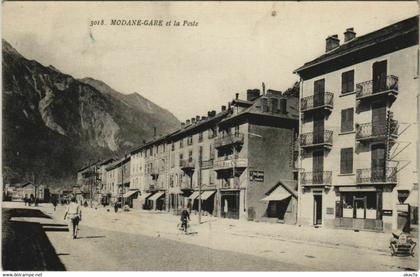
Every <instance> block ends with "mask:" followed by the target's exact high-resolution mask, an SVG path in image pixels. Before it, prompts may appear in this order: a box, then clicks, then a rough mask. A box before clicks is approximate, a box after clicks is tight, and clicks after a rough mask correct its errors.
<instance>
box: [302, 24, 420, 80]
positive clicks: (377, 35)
mask: <svg viewBox="0 0 420 277" xmlns="http://www.w3.org/2000/svg"><path fill="white" fill-rule="evenodd" d="M417 30H418V16H414V17H410V18H408V19H405V20H402V21H400V22H397V23H394V24H392V25H389V26H386V27H384V28H382V29H379V30H376V31H374V32H371V33H368V34H366V35H363V36H360V37H356V38H354V39H352V40H350V41H348V42H345V43H343V44H342V45H340V46H339V47H337V48H335V49H333V50H331V51H329V52H327V53H325V54H323V55H321V56H319V57H318V58H316V59H314V60H312V61H310V62H307V63H305V64H304V65H303V66H301V67H299V68H298V69H296V70H295V71H294V73H299V74H301V72H303V71H305V70H307V69H309V68H312V67H315V66H319V65H321V64H323V63H325V62H327V61H331V60H334V59H337V58H339V57H342V56H344V55H348V54H352V53H355V52H357V51H360V50H362V49H365V48H367V47H370V46H373V45H377V44H379V43H382V42H386V41H388V40H390V39H393V38H396V37H399V36H401V35H404V34H408V33H412V32H413V31H417ZM417 36H418V34H417ZM417 43H418V39H417ZM394 51H395V50H394Z"/></svg>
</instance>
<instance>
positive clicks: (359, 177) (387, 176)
mask: <svg viewBox="0 0 420 277" xmlns="http://www.w3.org/2000/svg"><path fill="white" fill-rule="evenodd" d="M356 182H357V184H372V183H396V182H397V168H396V167H384V168H363V169H357V170H356Z"/></svg>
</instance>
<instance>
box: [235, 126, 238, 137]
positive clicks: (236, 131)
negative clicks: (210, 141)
mask: <svg viewBox="0 0 420 277" xmlns="http://www.w3.org/2000/svg"><path fill="white" fill-rule="evenodd" d="M235 135H239V126H235Z"/></svg>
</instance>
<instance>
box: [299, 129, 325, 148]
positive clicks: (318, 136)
mask: <svg viewBox="0 0 420 277" xmlns="http://www.w3.org/2000/svg"><path fill="white" fill-rule="evenodd" d="M332 143H333V131H331V130H324V131H320V132H311V133H305V134H301V135H300V146H301V147H304V148H305V147H306V148H308V147H316V146H323V147H331V146H332Z"/></svg>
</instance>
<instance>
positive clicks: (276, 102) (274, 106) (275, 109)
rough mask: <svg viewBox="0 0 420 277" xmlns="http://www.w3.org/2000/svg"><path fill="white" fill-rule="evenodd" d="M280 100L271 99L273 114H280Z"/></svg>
mask: <svg viewBox="0 0 420 277" xmlns="http://www.w3.org/2000/svg"><path fill="white" fill-rule="evenodd" d="M278 107H279V100H278V99H277V98H274V97H273V98H271V112H272V113H278V112H279V108H278Z"/></svg>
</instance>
